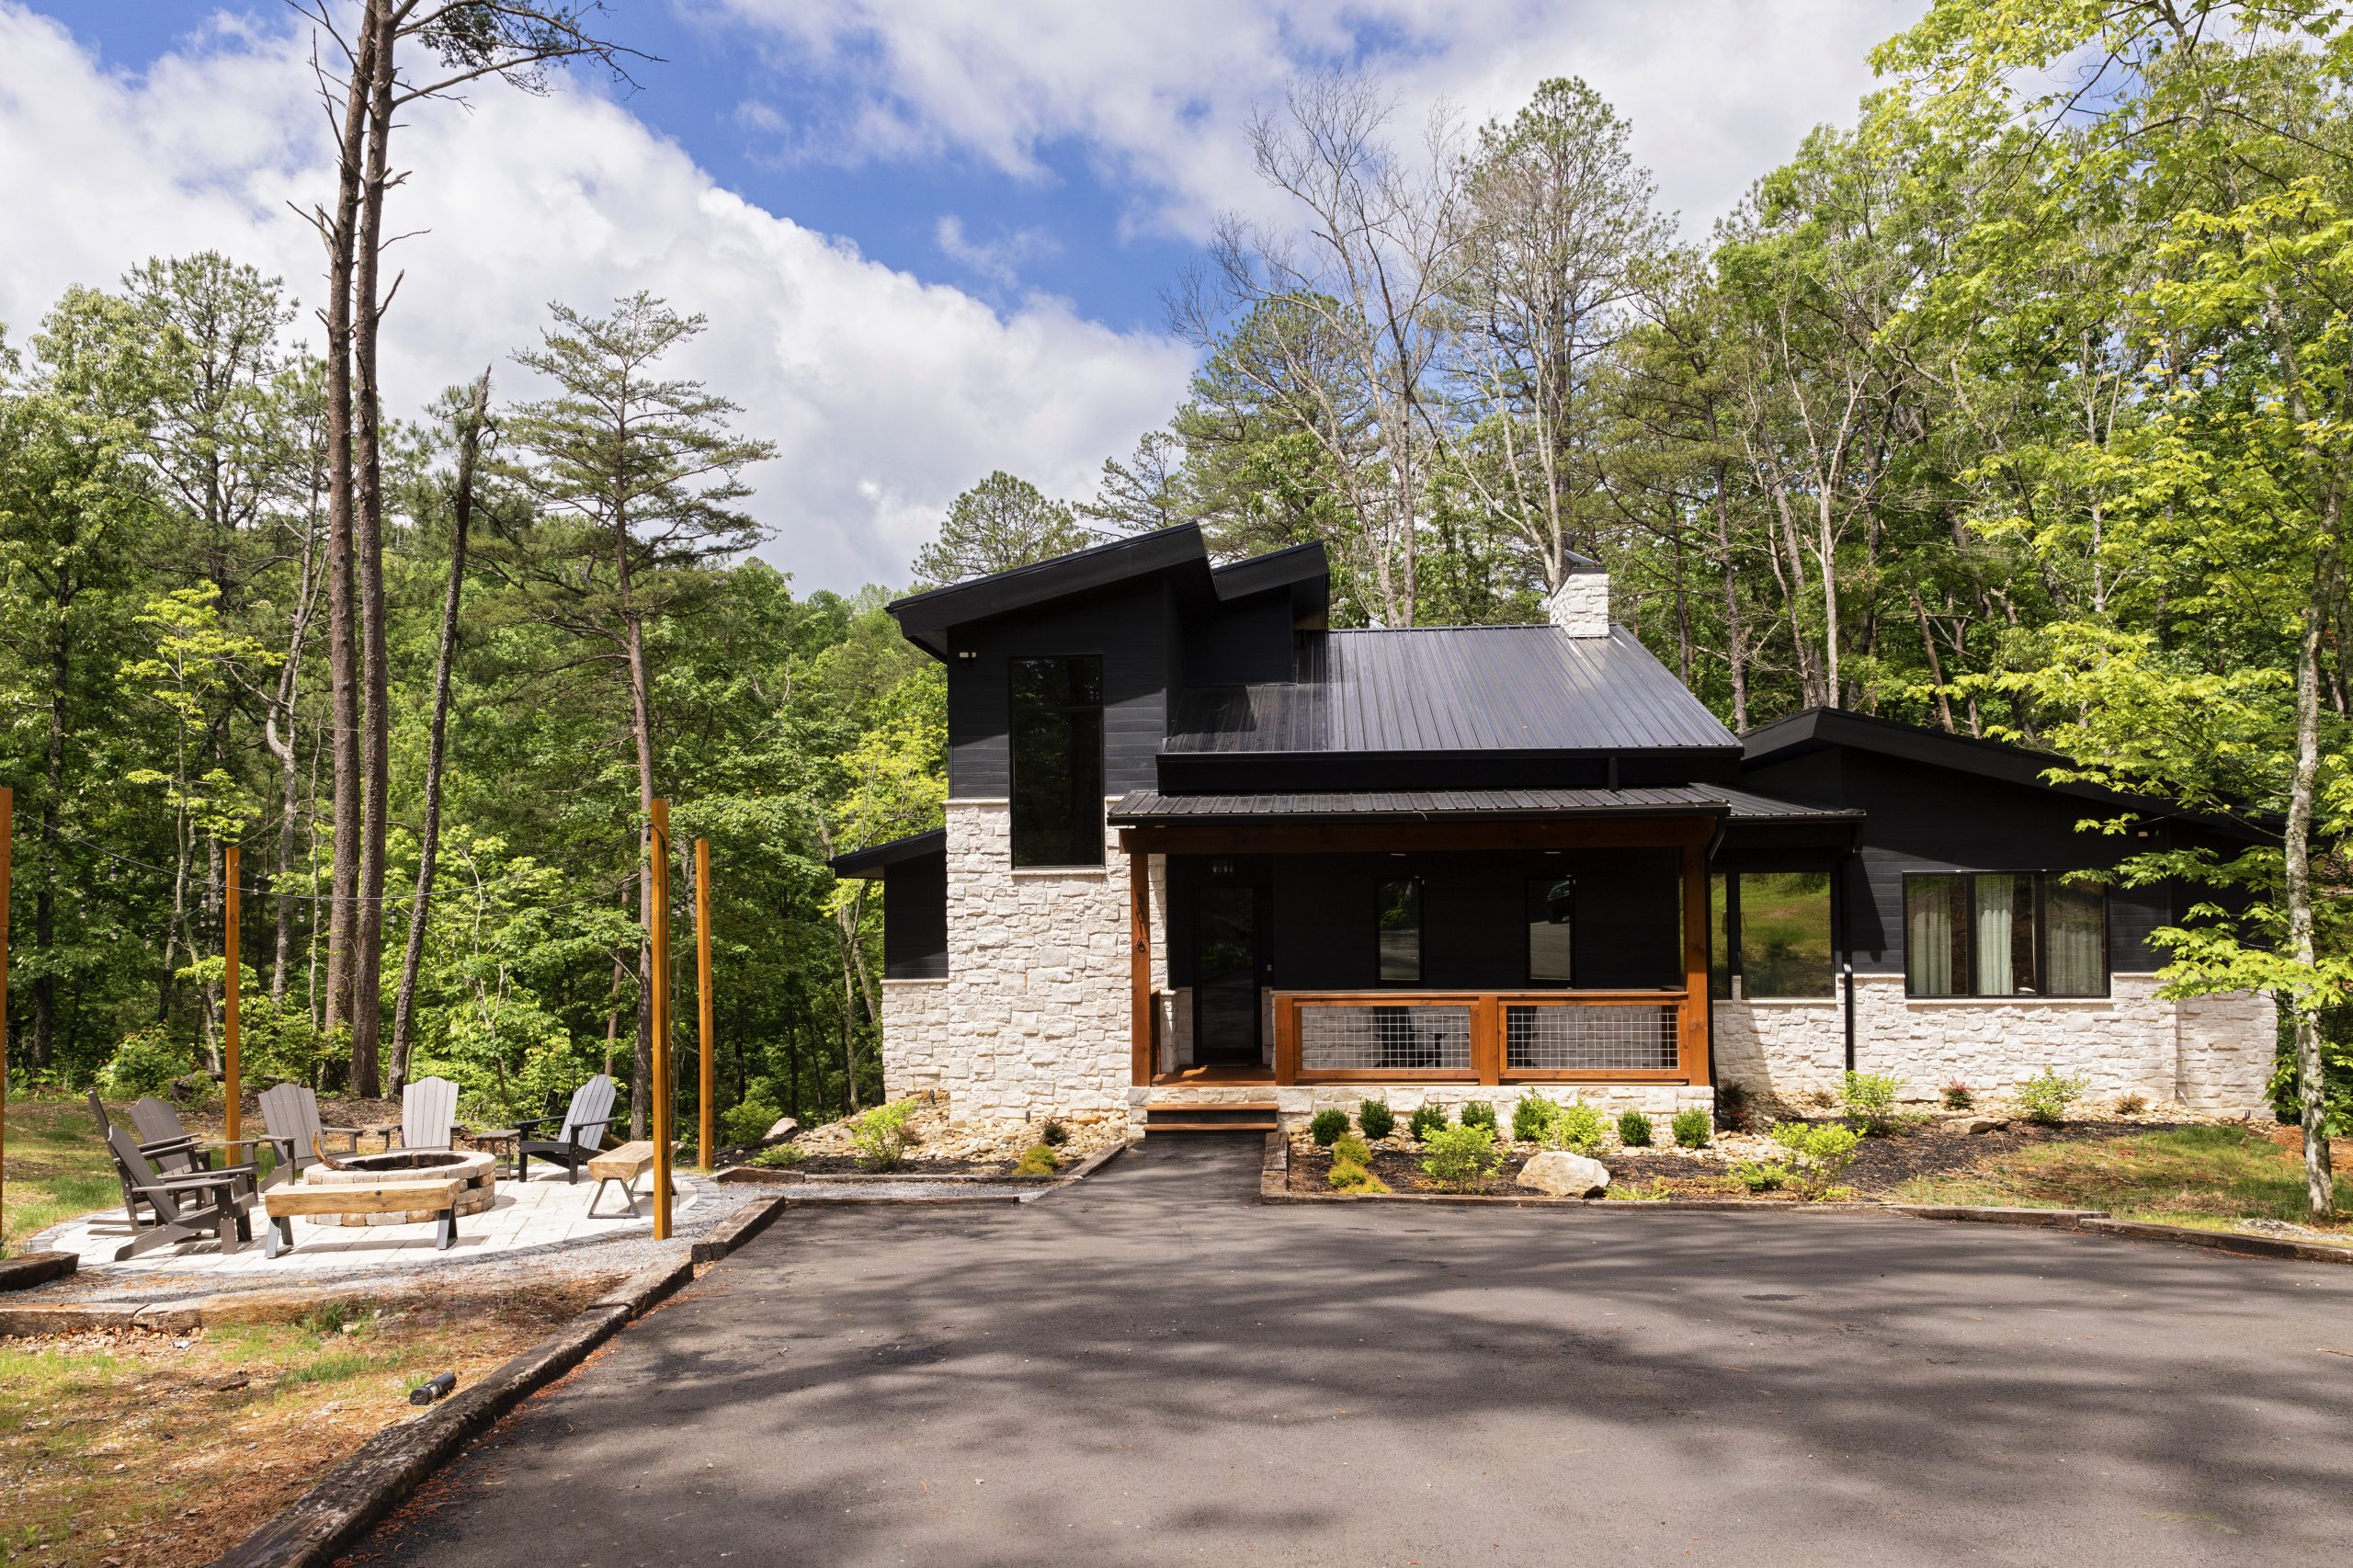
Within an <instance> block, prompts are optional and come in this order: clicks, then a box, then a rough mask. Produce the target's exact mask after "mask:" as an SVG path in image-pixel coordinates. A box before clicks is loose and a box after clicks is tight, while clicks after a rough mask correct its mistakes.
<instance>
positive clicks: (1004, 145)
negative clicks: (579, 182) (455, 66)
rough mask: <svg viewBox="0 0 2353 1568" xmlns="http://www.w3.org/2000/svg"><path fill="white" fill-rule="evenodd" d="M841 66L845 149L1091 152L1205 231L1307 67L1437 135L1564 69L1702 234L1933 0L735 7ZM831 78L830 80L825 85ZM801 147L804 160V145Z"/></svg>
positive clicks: (888, 0)
mask: <svg viewBox="0 0 2353 1568" xmlns="http://www.w3.org/2000/svg"><path fill="white" fill-rule="evenodd" d="M715 4H717V5H719V6H723V7H725V8H726V9H728V10H730V11H732V12H733V14H735V15H736V16H738V17H743V18H744V19H745V20H747V21H749V22H751V23H752V24H754V25H755V26H756V27H757V28H761V29H764V30H766V31H767V32H768V33H769V34H770V35H771V36H772V37H773V38H774V39H776V40H778V42H779V48H778V49H777V50H776V51H775V58H776V59H777V60H779V62H782V64H781V66H780V68H782V69H788V70H791V71H794V72H797V73H801V74H810V73H822V78H821V85H822V88H823V91H822V94H821V95H819V96H821V97H825V98H826V99H828V100H829V103H828V107H827V108H826V110H825V112H827V113H829V114H830V115H831V116H832V117H833V120H832V122H831V123H828V124H826V125H824V127H823V132H824V133H823V134H822V135H814V134H813V135H810V136H809V137H807V138H806V139H805V141H804V142H802V143H801V145H803V146H807V147H816V146H822V147H823V148H824V149H825V152H824V156H826V157H827V158H828V159H831V160H838V159H840V158H842V157H845V156H849V155H854V154H856V153H863V154H865V155H867V156H870V157H874V158H903V157H908V156H914V155H921V154H926V153H939V152H942V151H946V150H950V149H952V150H955V151H958V152H961V153H965V154H967V155H971V156H975V157H978V158H981V159H983V160H985V161H986V162H988V163H989V164H991V165H995V167H998V168H1000V169H1003V170H1005V171H1006V172H1007V173H1010V174H1012V175H1014V176H1017V177H1023V178H1042V177H1044V176H1045V175H1046V172H1047V171H1046V168H1045V165H1044V162H1043V160H1044V156H1045V154H1046V153H1048V152H1049V151H1050V150H1051V148H1052V147H1053V146H1054V145H1055V144H1057V143H1060V142H1063V141H1065V140H1066V139H1067V140H1074V141H1075V142H1077V143H1078V144H1080V145H1081V146H1083V147H1084V148H1085V149H1086V154H1087V155H1088V156H1089V157H1091V158H1093V159H1095V160H1096V161H1097V165H1098V166H1099V168H1100V169H1101V170H1102V172H1103V173H1104V174H1105V175H1106V176H1107V177H1108V178H1109V179H1110V180H1111V181H1112V183H1114V184H1115V185H1119V186H1125V187H1139V188H1141V189H1142V190H1144V191H1146V192H1149V193H1150V194H1151V205H1150V206H1149V208H1148V209H1147V210H1146V211H1145V212H1144V214H1143V216H1142V221H1143V222H1148V223H1150V224H1152V225H1154V226H1155V227H1158V228H1161V229H1164V230H1166V231H1168V232H1172V233H1177V234H1182V235H1188V236H1193V237H1198V236H1199V234H1200V233H1202V231H1203V229H1204V227H1205V225H1206V222H1207V221H1208V219H1209V217H1210V216H1211V214H1213V213H1214V212H1216V211H1218V210H1221V209H1225V208H1230V207H1233V206H1235V205H1238V204H1239V205H1247V204H1251V203H1253V202H1255V201H1256V199H1257V195H1256V189H1255V182H1254V180H1253V178H1252V176H1251V174H1250V170H1249V167H1248V164H1247V160H1246V158H1245V155H1244V152H1243V149H1242V146H1241V142H1240V136H1239V129H1240V126H1241V123H1242V121H1243V119H1244V117H1245V115H1246V114H1247V112H1248V110H1249V109H1250V108H1251V107H1252V106H1253V105H1254V104H1265V103H1271V102H1273V101H1275V100H1276V99H1278V98H1279V96H1280V94H1281V91H1282V86H1283V82H1284V80H1285V78H1286V77H1288V76H1290V75H1291V74H1294V73H1296V72H1298V71H1300V70H1302V69H1306V68H1311V67H1313V66H1315V65H1319V64H1327V63H1331V62H1336V61H1339V60H1345V59H1352V58H1359V57H1361V58H1365V59H1367V60H1368V62H1370V64H1371V65H1372V66H1373V67H1374V68H1375V69H1376V70H1377V71H1379V73H1380V74H1381V75H1382V76H1383V77H1384V78H1385V79H1386V80H1387V81H1388V82H1389V83H1390V84H1391V85H1392V86H1393V87H1394V88H1395V90H1396V91H1397V92H1398V94H1399V96H1400V97H1401V98H1402V99H1403V100H1404V103H1403V106H1402V107H1403V108H1404V113H1403V114H1402V115H1401V121H1402V123H1403V124H1404V126H1405V127H1407V128H1410V127H1412V126H1413V125H1415V124H1418V123H1419V121H1420V119H1421V118H1422V117H1423V115H1424V113H1425V112H1426V111H1427V108H1428V107H1429V106H1430V105H1431V104H1433V103H1434V102H1436V101H1437V100H1438V99H1439V98H1441V97H1443V98H1446V99H1449V100H1450V101H1451V102H1452V103H1453V104H1454V105H1455V106H1457V107H1458V108H1460V109H1461V110H1462V111H1463V112H1464V113H1465V115H1466V116H1467V117H1468V119H1470V120H1471V122H1472V123H1474V124H1475V123H1477V122H1478V121H1480V120H1483V119H1487V118H1488V117H1490V116H1497V115H1508V114H1509V113H1511V112H1512V111H1513V110H1514V109H1515V108H1518V106H1519V105H1520V104H1522V103H1524V102H1525V101H1526V100H1527V98H1528V96H1529V92H1530V91H1531V90H1532V89H1533V88H1534V86H1535V85H1536V84H1537V82H1538V81H1540V80H1541V79H1542V78H1544V77H1547V76H1556V75H1582V76H1584V77H1585V78H1586V80H1587V81H1589V82H1591V83H1592V84H1593V85H1594V86H1595V87H1596V88H1597V90H1599V91H1600V92H1601V93H1602V94H1603V95H1604V96H1605V97H1608V98H1609V99H1611V100H1612V101H1613V102H1614V103H1615V104H1616V105H1617V107H1618V108H1619V110H1620V112H1621V113H1623V114H1625V115H1627V116H1628V117H1629V118H1630V119H1631V120H1632V121H1633V125H1634V146H1635V151H1636V153H1637V154H1638V155H1639V156H1641V157H1642V158H1643V160H1644V161H1645V162H1647V163H1648V164H1649V165H1651V166H1652V168H1653V169H1654V170H1655V171H1656V173H1657V174H1658V176H1659V184H1660V188H1661V196H1662V199H1664V201H1665V203H1666V204H1667V205H1668V206H1670V207H1673V208H1676V209H1678V210H1681V211H1682V213H1683V214H1684V216H1685V221H1686V225H1687V228H1688V230H1689V232H1691V233H1694V234H1695V235H1697V234H1700V233H1705V230H1706V226H1707V224H1708V222H1710V221H1711V220H1712V219H1714V218H1716V217H1718V216H1720V215H1722V213H1723V212H1725V211H1726V210H1729V209H1730V208H1731V207H1732V206H1733V203H1735V202H1736V201H1737V200H1738V199H1739V198H1740V196H1741V195H1742V193H1743V192H1744V191H1745V189H1746V188H1747V186H1748V184H1749V182H1750V181H1751V180H1753V179H1755V178H1756V176H1758V175H1761V174H1763V173H1764V172H1765V171H1766V170H1768V169H1769V168H1771V167H1772V166H1774V165H1776V164H1779V163H1780V162H1781V161H1782V160H1784V159H1785V158H1787V157H1788V156H1789V154H1790V153H1791V152H1793V151H1794V150H1795V148H1796V146H1797V142H1798V140H1799V138H1800V137H1802V135H1803V134H1804V133H1805V131H1808V130H1809V129H1811V128H1812V127H1813V126H1814V125H1816V124H1818V123H1820V122H1822V121H1824V120H1840V121H1845V120H1849V119H1851V118H1852V116H1853V113H1854V108H1855V103H1856V100H1857V98H1858V97H1860V96H1861V95H1862V94H1863V93H1864V92H1866V91H1868V90H1870V86H1871V85H1872V79H1871V75H1870V68H1869V66H1868V65H1867V64H1866V63H1865V61H1864V53H1865V51H1867V50H1868V49H1869V48H1870V45H1872V44H1873V43H1876V42H1877V41H1879V40H1881V39H1882V38H1885V37H1887V36H1888V35H1890V34H1892V33H1893V32H1895V31H1897V30H1898V29H1899V28H1903V27H1904V26H1906V25H1908V24H1909V23H1910V22H1911V21H1912V20H1913V18H1914V17H1916V16H1917V15H1918V14H1919V13H1920V11H1921V10H1922V9H1923V8H1924V6H1925V0H1773V3H1769V4H1768V3H1763V0H1648V3H1646V4H1639V5H1630V4H1627V3H1626V0H1188V3H1187V4H1184V5H1181V6H1122V7H1120V8H1119V9H1118V11H1117V13H1116V20H1111V19H1107V16H1106V11H1105V7H1104V6H1102V4H1101V0H991V3H990V4H988V5H983V6H975V5H972V4H969V3H968V0H715ZM811 79H812V80H820V78H818V77H815V76H811ZM784 150H785V151H787V152H790V151H792V150H793V149H792V147H791V145H790V144H788V145H787V146H786V147H785V149H784Z"/></svg>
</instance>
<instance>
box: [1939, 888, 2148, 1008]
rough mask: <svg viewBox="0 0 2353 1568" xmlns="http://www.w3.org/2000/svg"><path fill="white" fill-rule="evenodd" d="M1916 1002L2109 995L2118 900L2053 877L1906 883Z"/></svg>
mask: <svg viewBox="0 0 2353 1568" xmlns="http://www.w3.org/2000/svg"><path fill="white" fill-rule="evenodd" d="M1904 990H1905V991H1906V993H1907V994H1911V995H1914V996H2105V995H2107V994H2108V894H2107V891H2106V890H2105V889H2103V888H2100V887H2097V886H2090V885H2084V884H2079V883H2071V882H2067V881H2062V880H2061V874H2060V873H2056V872H2048V871H1968V872H1941V871H1939V872H1931V873H1926V874H1919V875H1914V876H1908V877H1906V878H1904Z"/></svg>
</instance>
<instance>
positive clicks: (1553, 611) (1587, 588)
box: [1544, 572, 1609, 637]
mask: <svg viewBox="0 0 2353 1568" xmlns="http://www.w3.org/2000/svg"><path fill="white" fill-rule="evenodd" d="M1544 616H1545V619H1548V620H1550V621H1551V622H1552V624H1553V625H1555V626H1557V627H1559V628H1560V629H1561V630H1562V631H1565V632H1567V633H1568V634H1569V635H1570V636H1572V637H1607V636H1608V635H1609V574H1608V573H1607V572H1572V573H1570V574H1569V575H1568V577H1567V579H1566V580H1565V581H1563V583H1562V584H1561V585H1560V586H1559V587H1558V588H1556V589H1554V590H1553V591H1552V597H1550V598H1548V599H1546V600H1545V601H1544Z"/></svg>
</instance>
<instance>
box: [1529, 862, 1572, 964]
mask: <svg viewBox="0 0 2353 1568" xmlns="http://www.w3.org/2000/svg"><path fill="white" fill-rule="evenodd" d="M1576 907H1577V885H1576V883H1575V882H1574V881H1571V880H1570V879H1569V877H1568V876H1567V874H1566V873H1563V874H1562V875H1560V876H1556V877H1532V878H1530V879H1529V883H1528V983H1529V984H1530V985H1566V984H1568V983H1569V972H1570V971H1569V951H1570V942H1569V937H1570V933H1571V932H1572V931H1574V929H1575V927H1574V925H1573V924H1572V921H1573V919H1574V916H1575V915H1576Z"/></svg>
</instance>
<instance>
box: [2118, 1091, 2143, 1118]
mask: <svg viewBox="0 0 2353 1568" xmlns="http://www.w3.org/2000/svg"><path fill="white" fill-rule="evenodd" d="M2148 1108H2149V1097H2148V1096H2146V1095H2125V1096H2121V1097H2120V1098H2119V1099H2118V1100H2117V1102H2116V1114H2117V1115H2119V1116H2142V1115H2145V1114H2146V1113H2147V1111H2148Z"/></svg>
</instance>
